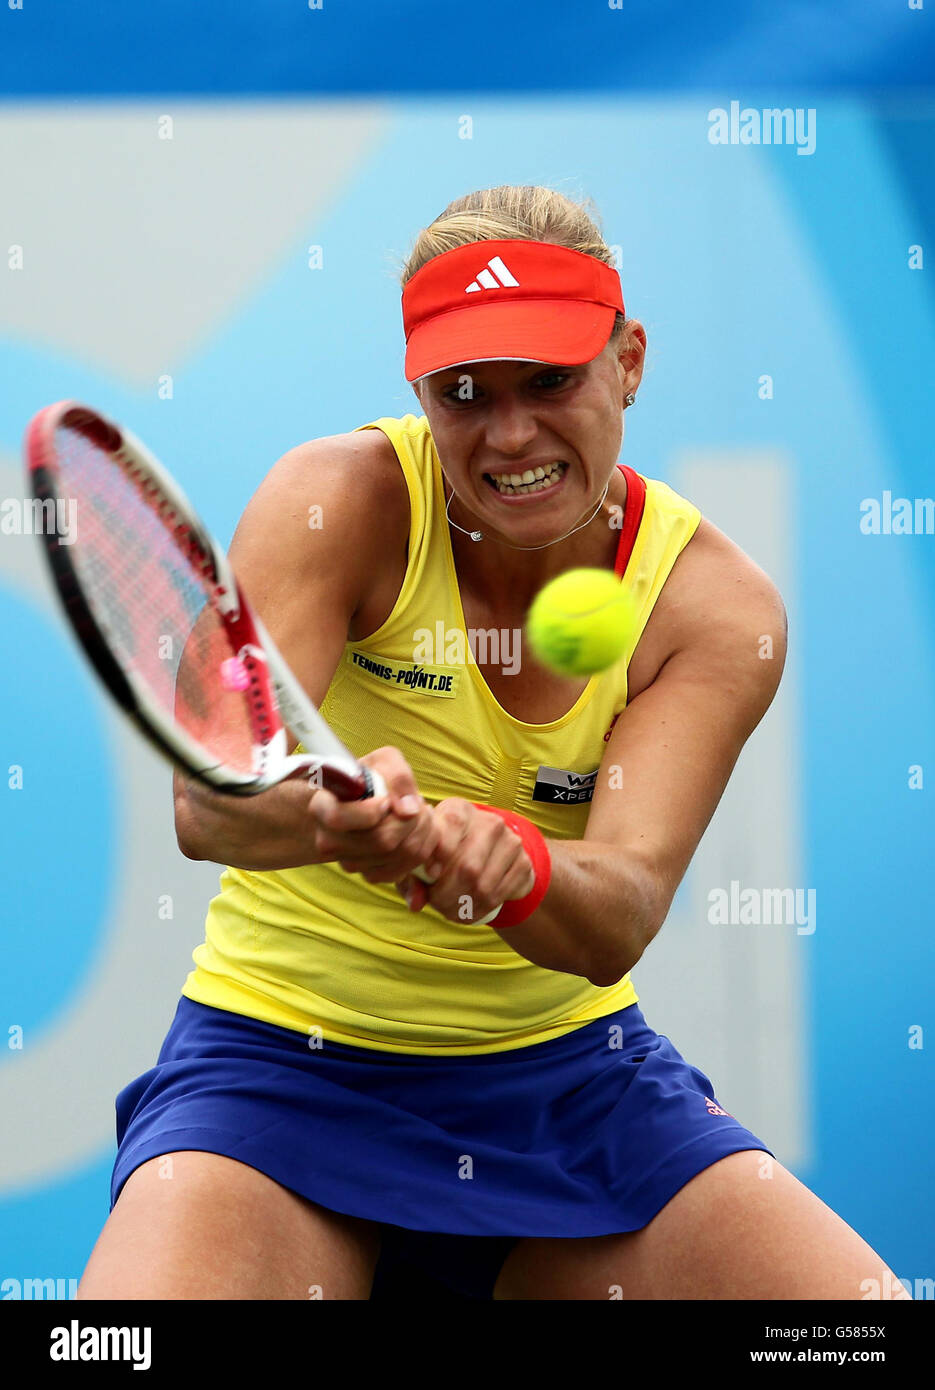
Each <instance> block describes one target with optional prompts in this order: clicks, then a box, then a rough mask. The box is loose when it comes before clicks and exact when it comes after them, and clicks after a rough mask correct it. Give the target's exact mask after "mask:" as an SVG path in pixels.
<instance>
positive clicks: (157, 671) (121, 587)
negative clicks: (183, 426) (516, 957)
mask: <svg viewBox="0 0 935 1390" xmlns="http://www.w3.org/2000/svg"><path fill="white" fill-rule="evenodd" d="M25 453H26V462H27V467H28V473H29V480H30V486H31V490H32V495H33V497H34V498H35V499H36V500H37V501H38V502H39V503H41V504H43V505H44V507H45V506H46V504H49V505H50V506H51V511H50V512H48V511H46V512H45V513H44V515H45V516H47V517H50V518H51V520H52V524H51V525H44V526H43V527H42V528H41V531H42V536H43V540H44V542H45V551H46V555H47V557H48V560H49V564H50V567H51V571H52V578H53V581H54V583H55V587H56V589H57V591H58V594H59V596H60V598H61V600H62V604H63V606H64V610H65V614H66V616H67V617H68V619H69V621H70V623H71V625H72V627H73V629H74V631H75V633H76V635H77V637H78V639H79V641H80V642H81V645H82V646H83V647H84V650H85V652H86V653H87V655H88V657H89V659H90V661H91V663H92V664H93V666H94V669H95V670H96V671H97V673H98V675H99V676H100V678H101V680H102V681H103V682H104V684H105V686H106V687H107V689H108V690H109V691H110V693H111V695H112V696H113V698H114V699H115V700H116V701H117V703H118V704H119V705H120V707H121V708H122V709H123V710H125V711H126V713H127V714H128V715H129V716H130V717H131V718H132V719H133V721H134V722H135V724H136V726H137V727H138V728H139V729H140V731H141V732H142V733H143V734H144V735H145V736H146V737H147V738H148V739H149V740H150V742H151V743H152V744H153V745H154V746H155V747H156V748H157V749H158V750H159V751H160V752H161V753H162V754H163V755H164V756H166V757H167V758H169V759H170V760H171V761H172V762H173V763H175V764H176V765H177V766H178V767H180V768H181V769H182V771H183V772H185V773H187V774H188V775H189V776H191V777H194V778H196V779H198V780H199V781H201V782H204V783H206V784H207V785H208V786H210V787H213V788H214V789H215V790H217V791H221V792H228V793H231V794H234V795H239V796H254V795H256V794H257V793H259V792H263V791H266V790H267V789H268V788H270V787H273V786H276V785H277V784H278V783H279V782H282V781H284V780H285V779H286V778H287V777H295V776H298V775H300V774H302V775H305V776H306V777H308V779H309V781H310V782H312V783H313V785H315V786H321V787H324V788H326V789H327V790H328V791H330V792H333V793H334V795H335V796H336V797H338V799H339V800H341V801H357V800H362V799H364V798H367V797H372V796H382V795H383V794H384V793H385V791H386V788H385V785H384V783H383V779H382V778H381V777H380V775H379V773H378V772H376V771H375V770H374V769H371V768H367V767H365V766H364V765H363V764H362V763H360V762H358V760H357V759H356V758H355V757H354V755H353V754H352V753H351V752H350V750H349V749H348V748H346V747H345V746H344V744H343V743H342V742H341V740H340V739H339V738H337V736H336V735H335V734H334V733H333V732H332V730H331V729H330V728H329V727H328V725H327V724H326V722H325V720H324V719H323V718H322V717H321V715H320V714H319V712H318V710H317V709H316V708H315V706H314V704H313V703H312V701H311V700H310V699H309V697H308V696H307V695H306V693H305V691H304V690H303V688H302V686H301V685H300V684H299V682H298V681H297V680H296V678H295V676H294V675H293V674H292V672H291V671H290V670H289V667H288V666H287V665H286V663H285V661H284V660H283V658H282V656H281V655H280V654H279V652H278V651H277V649H276V646H275V644H274V643H273V641H272V639H271V638H270V636H269V634H268V633H267V631H266V629H265V628H264V626H263V624H262V623H261V622H260V619H259V618H258V617H257V615H256V614H255V613H254V612H253V610H252V609H251V607H250V604H249V603H248V601H247V599H246V597H245V595H244V593H243V591H242V589H241V587H240V585H239V583H238V581H237V576H236V575H235V574H234V572H233V570H232V569H231V566H230V564H229V562H228V560H227V558H226V556H225V555H224V552H223V551H222V550H221V548H220V546H218V545H217V543H216V542H215V541H214V539H213V538H212V536H211V535H210V533H209V532H208V531H207V530H206V528H205V527H204V526H203V525H202V523H201V520H200V518H199V517H198V516H197V514H196V513H195V511H194V509H193V508H192V506H191V503H190V502H189V501H188V499H187V498H186V497H185V495H184V493H182V491H181V490H180V488H179V487H178V486H177V485H176V483H175V481H174V480H173V478H172V477H171V476H170V474H169V473H168V472H167V471H166V469H165V468H163V466H162V465H161V464H160V463H159V462H158V461H157V460H156V459H155V458H154V457H153V455H152V454H151V453H150V452H149V450H148V449H146V447H145V446H144V445H143V444H142V443H141V442H140V441H139V440H138V439H136V438H135V437H134V435H132V434H131V433H130V432H129V430H125V429H123V428H121V427H120V426H119V425H116V424H114V423H113V421H111V420H108V419H107V418H105V417H104V416H102V415H100V414H98V412H97V411H95V410H91V409H90V408H89V407H87V406H84V405H80V404H79V403H78V402H76V401H59V402H57V403H56V404H54V405H49V406H46V407H45V409H44V410H40V411H39V413H38V414H37V415H36V416H34V418H33V419H32V420H31V422H30V424H29V426H28V429H27V432H26V440H25ZM59 500H62V501H63V502H71V501H72V500H74V502H75V503H76V504H77V505H76V516H77V526H76V528H75V530H73V531H72V532H71V534H70V535H69V536H68V537H67V543H66V539H65V538H64V537H62V536H60V535H59V534H58V531H57V528H56V526H55V524H54V518H55V517H56V516H58V515H59V514H60V513H59V510H58V503H59ZM66 514H68V513H66ZM287 731H291V733H292V734H293V735H294V736H295V737H296V738H297V739H298V740H299V742H300V743H301V744H302V747H303V748H304V749H305V750H306V751H305V753H304V754H301V755H296V754H290V752H289V743H288V733H287ZM416 875H417V876H418V877H419V878H422V879H423V880H424V881H428V879H427V877H426V875H425V874H424V873H423V872H422V871H421V870H419V869H417V870H416ZM499 910H500V909H499V908H497V909H496V910H495V911H494V912H491V913H489V914H488V915H487V916H486V917H484V918H482V919H480V920H481V921H482V922H490V921H492V920H493V918H495V917H496V916H497V913H498V912H499Z"/></svg>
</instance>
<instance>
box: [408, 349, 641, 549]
mask: <svg viewBox="0 0 935 1390" xmlns="http://www.w3.org/2000/svg"><path fill="white" fill-rule="evenodd" d="M641 332H642V330H640V334H641ZM640 334H637V339H638V340H639V337H640ZM636 357H637V358H638V359H639V360H638V363H637V364H636V365H634V352H633V347H632V342H631V345H630V350H629V352H628V353H627V352H626V351H624V350H623V348H621V347H620V346H619V345H617V344H614V345H612V344H610V343H608V345H607V347H606V348H605V349H604V350H603V352H602V353H601V354H600V355H599V356H598V357H596V358H594V360H593V361H591V362H585V363H582V364H580V365H578V366H573V367H562V366H548V365H545V364H543V363H541V362H511V361H496V362H473V363H464V364H461V365H460V366H457V367H451V368H446V369H445V370H444V371H441V372H435V373H433V374H432V375H431V376H427V377H422V378H421V379H420V380H419V381H417V382H416V383H415V387H414V389H415V390H416V394H417V396H418V398H419V401H420V404H421V406H422V409H423V410H424V412H425V415H426V417H427V419H428V422H429V427H430V429H431V431H432V437H433V439H434V441H435V446H436V448H437V450H438V456H439V459H440V461H441V464H442V468H443V469H444V472H445V475H446V477H447V478H448V480H449V482H450V484H451V486H452V488H453V490H454V491H455V492H456V493H457V495H458V498H459V501H460V503H461V507H462V514H463V511H464V510H466V511H467V512H469V513H471V514H472V515H473V516H474V517H476V518H477V523H478V525H479V526H480V527H481V529H482V530H483V531H484V532H485V533H499V534H502V535H503V536H504V537H506V538H509V539H510V540H512V541H515V542H517V543H519V542H522V543H523V544H526V545H534V544H536V543H537V542H538V541H540V540H548V539H549V538H550V537H552V536H556V535H562V534H564V533H565V532H567V531H569V530H570V529H571V528H572V527H573V526H575V524H576V523H577V522H578V521H580V520H582V519H583V517H585V516H586V515H587V514H588V512H589V511H592V510H593V509H594V507H595V506H596V504H597V502H598V500H599V498H600V497H601V494H602V493H603V491H604V488H605V486H606V484H607V480H608V478H609V477H610V475H611V473H612V471H613V468H614V466H615V464H616V462H617V457H618V455H619V452H620V445H621V441H622V439H623V409H624V397H625V396H626V393H627V392H628V391H632V390H635V389H636V384H637V383H638V381H639V376H640V371H641V365H642V351H641V350H638V351H637V353H636ZM540 470H541V471H540ZM530 472H532V474H533V475H534V477H535V480H536V481H535V482H533V483H532V484H530V483H529V474H530ZM524 475H525V485H524V486H521V487H520V489H519V491H516V490H514V489H515V486H516V485H515V484H514V483H513V482H512V481H511V479H522V478H523V476H524ZM530 489H532V490H530Z"/></svg>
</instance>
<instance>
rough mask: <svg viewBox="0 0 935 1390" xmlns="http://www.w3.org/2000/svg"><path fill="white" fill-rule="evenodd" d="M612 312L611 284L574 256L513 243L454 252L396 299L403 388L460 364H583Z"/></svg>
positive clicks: (599, 344) (608, 273)
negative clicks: (401, 330)
mask: <svg viewBox="0 0 935 1390" xmlns="http://www.w3.org/2000/svg"><path fill="white" fill-rule="evenodd" d="M618 312H619V313H621V314H622V313H624V312H625V311H624V307H623V291H622V289H621V286H620V276H619V274H618V273H617V271H616V270H614V269H613V268H612V267H611V266H609V265H606V264H605V263H604V262H603V261H598V260H596V259H595V258H594V257H593V256H587V255H585V254H584V253H583V252H581V251H570V250H569V249H568V247H566V246H555V245H553V244H552V243H551V242H546V241H521V240H518V239H516V240H512V239H511V240H509V241H472V242H470V243H469V244H468V245H467V246H456V247H455V249H454V250H453V251H445V252H444V253H443V254H442V255H440V256H433V257H432V259H431V260H430V261H427V262H426V263H425V265H424V266H422V268H421V270H417V271H416V273H415V275H413V277H412V279H411V280H410V281H409V282H408V284H407V285H406V287H405V289H404V290H403V327H404V328H405V332H406V380H407V381H415V380H416V378H417V377H420V376H427V375H428V374H429V373H431V372H440V371H442V370H443V369H444V368H445V367H456V366H460V365H461V364H462V363H466V362H492V361H502V360H505V359H510V360H513V361H520V362H554V363H556V364H557V365H561V366H573V365H575V364H577V363H579V362H590V361H591V360H592V359H593V358H595V357H596V356H597V355H598V353H599V352H602V351H603V349H604V348H605V347H606V345H607V340H608V338H609V337H610V331H611V329H612V328H613V326H614V316H615V314H617V313H618Z"/></svg>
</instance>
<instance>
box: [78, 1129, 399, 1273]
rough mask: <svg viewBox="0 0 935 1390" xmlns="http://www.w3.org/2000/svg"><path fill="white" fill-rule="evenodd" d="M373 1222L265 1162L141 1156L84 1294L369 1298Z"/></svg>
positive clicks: (97, 1250)
mask: <svg viewBox="0 0 935 1390" xmlns="http://www.w3.org/2000/svg"><path fill="white" fill-rule="evenodd" d="M379 1249H380V1238H379V1233H378V1231H377V1228H376V1226H375V1225H374V1223H373V1222H369V1221H363V1220H359V1219H358V1218H356V1217H350V1216H344V1215H343V1214H341V1213H339V1212H333V1211H329V1210H327V1209H326V1208H324V1207H319V1206H316V1205H315V1204H314V1203H312V1202H309V1201H306V1200H305V1198H303V1197H300V1196H298V1195H297V1194H296V1193H294V1192H291V1191H290V1190H289V1189H288V1188H285V1187H282V1186H280V1184H279V1183H276V1182H274V1181H273V1180H272V1178H268V1177H267V1176H266V1175H265V1174H264V1173H261V1172H259V1171H258V1170H257V1169H256V1168H250V1167H248V1166H247V1165H246V1164H244V1163H238V1162H237V1160H236V1159H232V1158H227V1157H224V1156H223V1155H221V1154H213V1153H201V1152H198V1151H194V1150H183V1151H180V1152H178V1153H172V1154H163V1155H162V1156H160V1157H159V1158H152V1159H150V1160H149V1161H148V1162H146V1163H142V1164H140V1166H139V1168H136V1169H135V1170H134V1171H133V1173H131V1175H130V1177H129V1178H128V1179H127V1181H126V1183H125V1184H124V1186H123V1189H122V1191H121V1193H120V1196H119V1197H118V1199H117V1201H116V1203H115V1204H114V1208H113V1210H112V1211H111V1213H110V1216H109V1217H108V1219H107V1222H106V1224H105V1226H104V1229H103V1230H102V1231H101V1234H100V1236H99V1237H98V1240H97V1244H96V1245H95V1247H94V1249H93V1251H92V1252H91V1258H90V1259H89V1261H88V1265H87V1268H86V1270H85V1272H84V1276H83V1278H82V1280H81V1283H80V1285H79V1287H78V1297H79V1299H92V1298H106V1299H111V1298H113V1299H118V1298H119V1299H143V1298H157V1299H229V1298H230V1299H309V1298H324V1299H335V1298H337V1299H367V1298H369V1296H370V1287H371V1284H372V1283H373V1272H374V1268H375V1266H376V1261H377V1256H378V1254H379Z"/></svg>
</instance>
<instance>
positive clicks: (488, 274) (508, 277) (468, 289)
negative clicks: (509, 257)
mask: <svg viewBox="0 0 935 1390" xmlns="http://www.w3.org/2000/svg"><path fill="white" fill-rule="evenodd" d="M518 284H519V281H518V280H517V279H516V277H515V276H514V275H513V273H512V271H510V270H508V269H507V268H506V266H505V265H504V264H503V261H502V260H501V259H500V257H499V256H494V258H493V260H492V261H488V262H487V264H486V265H485V266H484V269H483V270H482V271H481V272H480V274H479V275H478V277H477V279H476V280H472V281H471V283H470V284H469V285H465V287H464V293H465V294H473V293H474V291H475V290H499V289H502V288H503V286H504V285H518Z"/></svg>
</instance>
